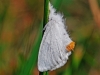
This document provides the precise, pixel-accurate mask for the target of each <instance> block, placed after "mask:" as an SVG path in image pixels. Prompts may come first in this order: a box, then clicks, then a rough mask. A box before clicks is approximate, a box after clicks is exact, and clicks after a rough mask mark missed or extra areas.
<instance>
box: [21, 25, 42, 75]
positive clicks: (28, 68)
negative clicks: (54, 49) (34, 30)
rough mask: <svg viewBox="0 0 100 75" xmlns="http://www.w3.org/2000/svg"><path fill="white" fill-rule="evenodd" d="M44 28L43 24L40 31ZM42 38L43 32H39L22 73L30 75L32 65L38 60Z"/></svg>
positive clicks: (22, 74)
mask: <svg viewBox="0 0 100 75" xmlns="http://www.w3.org/2000/svg"><path fill="white" fill-rule="evenodd" d="M42 28H43V27H42V25H41V27H40V29H39V32H41V31H42ZM41 39H42V33H39V35H38V38H37V39H36V41H35V43H34V45H33V47H32V52H31V54H30V57H29V59H28V60H27V61H26V62H25V63H24V65H23V67H22V70H21V73H20V75H29V74H30V71H31V69H32V67H35V65H36V61H37V58H38V50H39V46H40V42H41Z"/></svg>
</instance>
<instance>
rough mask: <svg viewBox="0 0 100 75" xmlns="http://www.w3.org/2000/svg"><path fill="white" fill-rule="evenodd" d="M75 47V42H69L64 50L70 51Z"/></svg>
mask: <svg viewBox="0 0 100 75" xmlns="http://www.w3.org/2000/svg"><path fill="white" fill-rule="evenodd" d="M74 47H75V42H71V43H70V44H69V45H68V46H66V50H68V51H71V50H73V49H74Z"/></svg>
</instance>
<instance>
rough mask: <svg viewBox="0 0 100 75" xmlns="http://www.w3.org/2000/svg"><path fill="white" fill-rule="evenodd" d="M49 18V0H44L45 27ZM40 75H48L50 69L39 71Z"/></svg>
mask: <svg viewBox="0 0 100 75" xmlns="http://www.w3.org/2000/svg"><path fill="white" fill-rule="evenodd" d="M48 18H49V0H44V18H43V27H45V25H46V24H47V22H48ZM43 34H44V32H43ZM39 75H48V71H46V72H39Z"/></svg>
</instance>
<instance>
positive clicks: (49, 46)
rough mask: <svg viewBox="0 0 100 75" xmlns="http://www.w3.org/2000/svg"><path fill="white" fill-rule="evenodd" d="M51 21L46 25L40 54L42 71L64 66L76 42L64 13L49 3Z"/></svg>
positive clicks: (39, 61)
mask: <svg viewBox="0 0 100 75" xmlns="http://www.w3.org/2000/svg"><path fill="white" fill-rule="evenodd" d="M49 11H50V13H49V22H48V23H47V24H46V26H45V27H44V29H45V32H44V35H43V38H42V41H41V44H40V49H39V54H38V70H39V71H40V72H44V71H52V70H55V69H57V68H60V67H61V66H63V65H64V64H65V63H66V62H67V60H68V56H69V55H71V50H73V49H74V46H75V42H73V41H72V40H71V38H70V37H69V35H68V33H67V31H66V26H65V20H64V19H63V15H61V14H60V13H56V10H55V9H54V8H53V6H52V5H51V4H50V3H49Z"/></svg>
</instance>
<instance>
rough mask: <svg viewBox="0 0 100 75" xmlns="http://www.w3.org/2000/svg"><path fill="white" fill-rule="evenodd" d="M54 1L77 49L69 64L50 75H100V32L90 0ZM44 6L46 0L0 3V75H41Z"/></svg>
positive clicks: (13, 0) (10, 0)
mask: <svg viewBox="0 0 100 75" xmlns="http://www.w3.org/2000/svg"><path fill="white" fill-rule="evenodd" d="M50 1H51V3H52V4H53V5H54V7H55V8H56V9H57V11H58V12H61V13H63V14H64V17H65V18H66V25H67V26H68V27H67V30H68V32H69V34H70V37H71V38H72V39H73V40H74V41H75V42H76V47H75V50H74V51H73V52H72V55H71V56H70V57H69V61H68V62H67V64H66V65H64V66H63V67H61V68H59V69H57V70H55V71H52V72H50V73H49V74H50V75H100V58H99V57H100V30H99V28H98V27H97V25H96V24H95V22H94V20H93V16H92V14H91V10H90V7H89V3H88V0H50ZM99 2H100V1H99ZM99 4H100V3H99ZM43 6H44V0H0V75H38V70H37V54H38V49H39V45H40V42H41V38H42V20H43ZM28 73H29V74H28Z"/></svg>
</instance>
